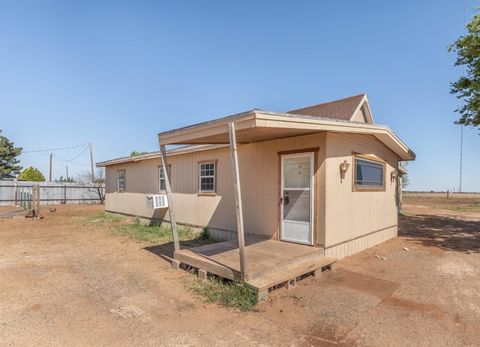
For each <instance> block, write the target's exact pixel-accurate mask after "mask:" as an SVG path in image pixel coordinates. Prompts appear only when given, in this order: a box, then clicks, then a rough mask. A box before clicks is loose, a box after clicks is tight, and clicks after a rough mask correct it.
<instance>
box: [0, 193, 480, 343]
mask: <svg viewBox="0 0 480 347" xmlns="http://www.w3.org/2000/svg"><path fill="white" fill-rule="evenodd" d="M479 201H480V200H478V201H477V200H473V202H472V201H470V200H469V201H467V202H465V201H461V200H458V201H457V200H455V201H454V200H451V201H449V202H445V201H444V200H443V198H422V197H414V198H408V197H407V198H406V199H405V203H404V210H405V215H404V216H402V217H401V218H400V235H399V237H398V238H395V239H393V240H389V241H387V242H385V243H383V244H381V245H378V246H376V247H373V248H371V249H369V250H366V251H364V252H362V253H359V254H357V255H354V256H351V257H348V258H345V259H343V260H341V261H339V262H338V266H337V268H336V269H335V270H334V271H332V272H328V273H325V274H324V275H323V276H322V277H321V278H320V279H313V278H307V279H305V280H303V281H301V282H299V283H298V284H297V286H295V287H293V288H292V289H289V290H286V289H280V290H278V291H276V292H274V293H272V294H271V295H270V297H269V299H268V301H265V302H262V303H260V304H259V305H258V307H257V308H256V310H254V311H253V312H246V313H244V312H237V311H235V310H233V309H230V308H226V307H222V306H220V305H217V304H207V303H205V302H204V301H203V298H202V297H199V296H196V295H195V294H193V293H192V292H191V290H189V289H188V288H187V287H186V286H185V281H186V280H187V279H189V278H191V277H192V276H194V275H192V274H190V273H187V272H185V271H174V270H172V269H171V268H170V264H169V263H168V262H167V261H166V260H165V259H164V258H162V257H159V256H158V254H159V253H168V252H171V249H170V245H166V246H161V247H153V248H152V247H151V246H152V245H151V244H149V243H146V242H143V241H142V242H141V241H136V240H134V239H131V238H128V237H125V236H121V235H115V234H112V233H111V232H109V231H107V230H104V229H102V227H101V226H97V225H92V224H89V223H87V222H85V216H87V215H91V214H94V213H96V212H99V211H101V210H102V206H95V205H91V206H73V205H70V206H57V212H55V213H50V212H48V210H44V213H45V218H44V219H43V220H27V219H24V218H14V219H0V279H1V281H0V345H1V346H10V345H12V346H17V345H20V346H25V345H28V346H31V345H35V346H85V345H89V346H92V345H105V346H106V345H108V346H112V345H115V346H150V345H156V346H172V345H184V346H212V345H227V346H228V345H242V346H271V345H277V346H310V345H312V346H335V345H341V346H356V345H358V346H409V345H410V346H419V345H422V346H428V345H431V346H462V345H464V346H474V345H477V346H478V341H479V340H480V330H479V327H480V325H479V322H480V290H479V288H480V209H475V206H476V205H475V204H477V203H478V202H479ZM472 206H473V207H472ZM404 247H407V248H408V251H406V250H404ZM376 256H379V257H376ZM382 257H384V258H386V259H385V260H382Z"/></svg>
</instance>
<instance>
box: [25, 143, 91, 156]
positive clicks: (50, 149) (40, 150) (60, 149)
mask: <svg viewBox="0 0 480 347" xmlns="http://www.w3.org/2000/svg"><path fill="white" fill-rule="evenodd" d="M84 146H88V144H83V145H76V146H69V147H57V148H49V149H35V150H30V151H22V154H23V153H38V152H52V151H62V150H66V149H73V148H79V147H84Z"/></svg>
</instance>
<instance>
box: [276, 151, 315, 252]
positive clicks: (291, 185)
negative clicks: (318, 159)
mask: <svg viewBox="0 0 480 347" xmlns="http://www.w3.org/2000/svg"><path fill="white" fill-rule="evenodd" d="M281 160H282V165H281V171H282V172H281V177H282V188H281V197H280V198H281V199H280V201H281V218H282V220H281V223H280V224H281V232H280V238H281V239H282V240H285V241H291V242H297V243H305V244H309V245H311V244H313V153H301V154H288V155H283V156H282V157H281Z"/></svg>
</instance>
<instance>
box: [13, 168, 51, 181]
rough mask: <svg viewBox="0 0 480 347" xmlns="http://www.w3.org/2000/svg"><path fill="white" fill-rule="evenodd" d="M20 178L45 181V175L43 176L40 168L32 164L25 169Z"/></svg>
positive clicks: (22, 179)
mask: <svg viewBox="0 0 480 347" xmlns="http://www.w3.org/2000/svg"><path fill="white" fill-rule="evenodd" d="M18 179H19V180H21V181H32V182H45V176H43V174H42V173H41V172H40V170H39V169H37V168H34V167H32V166H30V167H28V168H26V169H25V170H23V171H22V172H21V173H20V175H19V176H18Z"/></svg>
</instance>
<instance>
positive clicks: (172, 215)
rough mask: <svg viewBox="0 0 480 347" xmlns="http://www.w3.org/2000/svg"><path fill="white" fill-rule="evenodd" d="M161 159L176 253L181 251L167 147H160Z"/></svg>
mask: <svg viewBox="0 0 480 347" xmlns="http://www.w3.org/2000/svg"><path fill="white" fill-rule="evenodd" d="M160 158H161V160H162V170H163V176H164V177H165V189H166V191H167V200H168V210H169V212H170V224H171V225H172V235H173V245H174V246H175V251H179V250H180V243H179V242H178V233H177V220H176V218H175V211H174V208H173V196H172V189H171V187H170V174H169V172H168V162H167V151H166V150H165V145H160Z"/></svg>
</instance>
